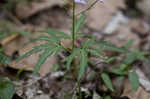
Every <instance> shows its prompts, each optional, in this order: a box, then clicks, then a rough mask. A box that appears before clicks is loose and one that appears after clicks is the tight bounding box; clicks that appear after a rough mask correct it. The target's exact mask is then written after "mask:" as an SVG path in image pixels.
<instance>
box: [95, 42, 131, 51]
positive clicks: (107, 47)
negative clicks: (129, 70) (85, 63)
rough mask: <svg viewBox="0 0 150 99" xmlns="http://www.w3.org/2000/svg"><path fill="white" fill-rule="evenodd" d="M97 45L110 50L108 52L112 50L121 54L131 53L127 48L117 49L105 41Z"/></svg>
mask: <svg viewBox="0 0 150 99" xmlns="http://www.w3.org/2000/svg"><path fill="white" fill-rule="evenodd" d="M95 45H98V46H101V47H104V48H105V49H108V50H111V51H116V52H120V53H127V52H129V51H128V50H126V49H125V48H119V47H116V46H115V45H112V44H109V43H107V42H105V41H103V42H96V43H95Z"/></svg>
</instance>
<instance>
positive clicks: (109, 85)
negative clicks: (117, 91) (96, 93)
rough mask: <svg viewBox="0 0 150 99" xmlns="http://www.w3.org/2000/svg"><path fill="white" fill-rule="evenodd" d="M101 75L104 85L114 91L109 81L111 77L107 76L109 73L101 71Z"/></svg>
mask: <svg viewBox="0 0 150 99" xmlns="http://www.w3.org/2000/svg"><path fill="white" fill-rule="evenodd" d="M101 77H102V79H103V81H104V83H105V85H106V87H107V88H108V89H109V90H111V91H114V88H113V86H112V82H111V79H110V77H109V75H108V74H107V73H102V74H101Z"/></svg>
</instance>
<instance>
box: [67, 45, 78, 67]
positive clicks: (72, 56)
mask: <svg viewBox="0 0 150 99" xmlns="http://www.w3.org/2000/svg"><path fill="white" fill-rule="evenodd" d="M79 52H80V49H79V48H76V49H74V51H73V52H72V54H71V55H70V56H69V57H67V58H66V59H67V64H66V67H67V69H69V68H70V64H71V62H72V61H73V59H74V58H75V56H76V55H77V54H78V53H79Z"/></svg>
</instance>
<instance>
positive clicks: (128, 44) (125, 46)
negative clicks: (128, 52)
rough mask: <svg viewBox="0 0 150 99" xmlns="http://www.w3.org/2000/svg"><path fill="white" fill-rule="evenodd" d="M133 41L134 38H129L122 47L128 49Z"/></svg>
mask: <svg viewBox="0 0 150 99" xmlns="http://www.w3.org/2000/svg"><path fill="white" fill-rule="evenodd" d="M133 42H134V39H131V40H129V41H128V42H127V43H126V44H125V45H124V48H126V49H130V48H131V46H132V44H133Z"/></svg>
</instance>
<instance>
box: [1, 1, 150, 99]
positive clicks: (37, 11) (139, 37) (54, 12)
mask: <svg viewBox="0 0 150 99" xmlns="http://www.w3.org/2000/svg"><path fill="white" fill-rule="evenodd" d="M116 2H117V3H116ZM5 6H6V5H5V3H3V2H1V3H0V33H1V34H2V35H4V36H2V37H0V39H1V40H0V44H1V47H4V52H5V54H6V55H8V56H9V57H11V61H12V62H11V65H9V66H0V77H8V78H9V79H11V80H12V81H13V82H14V83H15V84H16V85H17V88H16V91H15V95H14V97H13V99H70V98H69V95H68V94H69V92H70V90H72V89H73V90H75V89H76V87H77V86H76V82H75V81H74V79H72V76H71V73H69V75H66V74H65V72H64V64H63V63H62V62H61V61H60V59H62V57H61V56H60V57H58V58H55V57H54V56H52V57H50V58H48V59H47V61H46V62H45V64H44V65H43V66H42V67H41V69H40V71H39V76H33V75H32V71H33V70H34V65H35V64H36V62H37V60H38V56H39V55H40V53H38V54H34V55H32V56H30V57H29V58H26V59H24V60H23V61H21V62H17V63H16V62H15V60H16V59H17V57H18V56H21V55H23V54H24V53H25V52H27V51H29V50H30V49H31V48H32V47H33V46H35V45H39V44H41V43H42V42H37V43H31V44H27V43H28V42H30V41H31V40H32V38H35V37H37V36H39V35H41V34H39V33H38V31H40V30H47V29H48V28H52V29H56V30H58V31H63V32H66V33H69V32H71V25H72V23H71V22H72V19H71V10H70V9H71V7H70V6H69V5H68V4H64V3H63V2H61V1H60V0H54V1H53V0H44V1H33V2H28V3H19V4H18V5H16V9H15V10H13V11H10V10H8V9H5ZM86 7H87V6H83V5H77V8H76V12H77V13H78V12H80V11H82V10H84V9H85V8H86ZM122 9H123V10H122ZM86 17H87V19H86V20H85V25H84V27H83V28H82V30H81V32H82V33H86V34H88V35H91V36H95V37H96V38H97V39H98V40H100V41H103V40H106V41H108V42H110V43H112V44H114V45H116V46H118V47H122V46H124V45H125V43H127V42H128V41H129V40H131V39H133V40H134V42H133V45H132V46H131V49H135V48H136V49H139V50H144V51H149V50H150V25H149V24H148V22H147V21H145V20H144V18H143V16H138V14H137V12H136V11H134V10H133V11H130V10H129V9H128V8H127V7H126V5H125V3H124V2H123V0H115V2H114V0H111V1H110V0H109V1H107V0H106V1H105V2H104V3H97V4H96V5H95V6H94V7H93V8H91V9H90V10H89V11H87V12H86ZM19 32H21V33H19ZM33 32H34V33H33ZM11 33H14V34H13V35H12V34H11ZM63 43H64V45H65V46H67V47H68V48H69V47H71V44H70V42H68V41H63ZM76 43H77V45H80V41H79V42H76ZM107 54H108V56H113V55H116V53H113V52H109V53H107ZM147 58H148V59H149V58H150V55H148V56H147ZM55 63H59V65H60V68H59V69H58V71H57V72H54V71H53V64H55ZM110 65H111V64H109V66H110ZM113 65H118V63H114V64H113ZM132 67H133V69H132V70H133V71H136V72H137V74H138V75H139V80H140V87H139V89H138V90H137V91H136V92H135V91H133V90H132V89H131V88H130V84H129V81H128V80H127V79H126V80H124V81H123V82H114V83H116V84H115V85H116V89H117V91H116V92H115V93H114V94H113V95H112V96H113V99H150V98H149V97H150V93H149V91H150V72H149V70H150V61H146V62H145V61H136V62H135V63H134V64H132ZM18 70H23V72H21V74H20V75H19V76H18V75H17V72H18ZM89 72H93V70H92V69H91V68H88V69H87V73H86V75H87V77H84V79H83V82H82V83H81V86H82V88H83V89H84V91H83V94H84V95H85V97H84V98H83V99H101V98H96V96H103V95H106V94H108V95H109V94H110V93H109V92H108V93H106V92H101V91H100V90H99V89H100V88H102V87H103V86H101V81H99V80H97V79H98V78H97V77H92V78H91V75H92V73H89ZM88 74H89V75H88ZM89 93H90V94H91V95H89V96H87V97H86V94H89ZM73 94H76V92H74V93H73ZM66 96H68V98H66ZM60 97H61V98H60Z"/></svg>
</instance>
